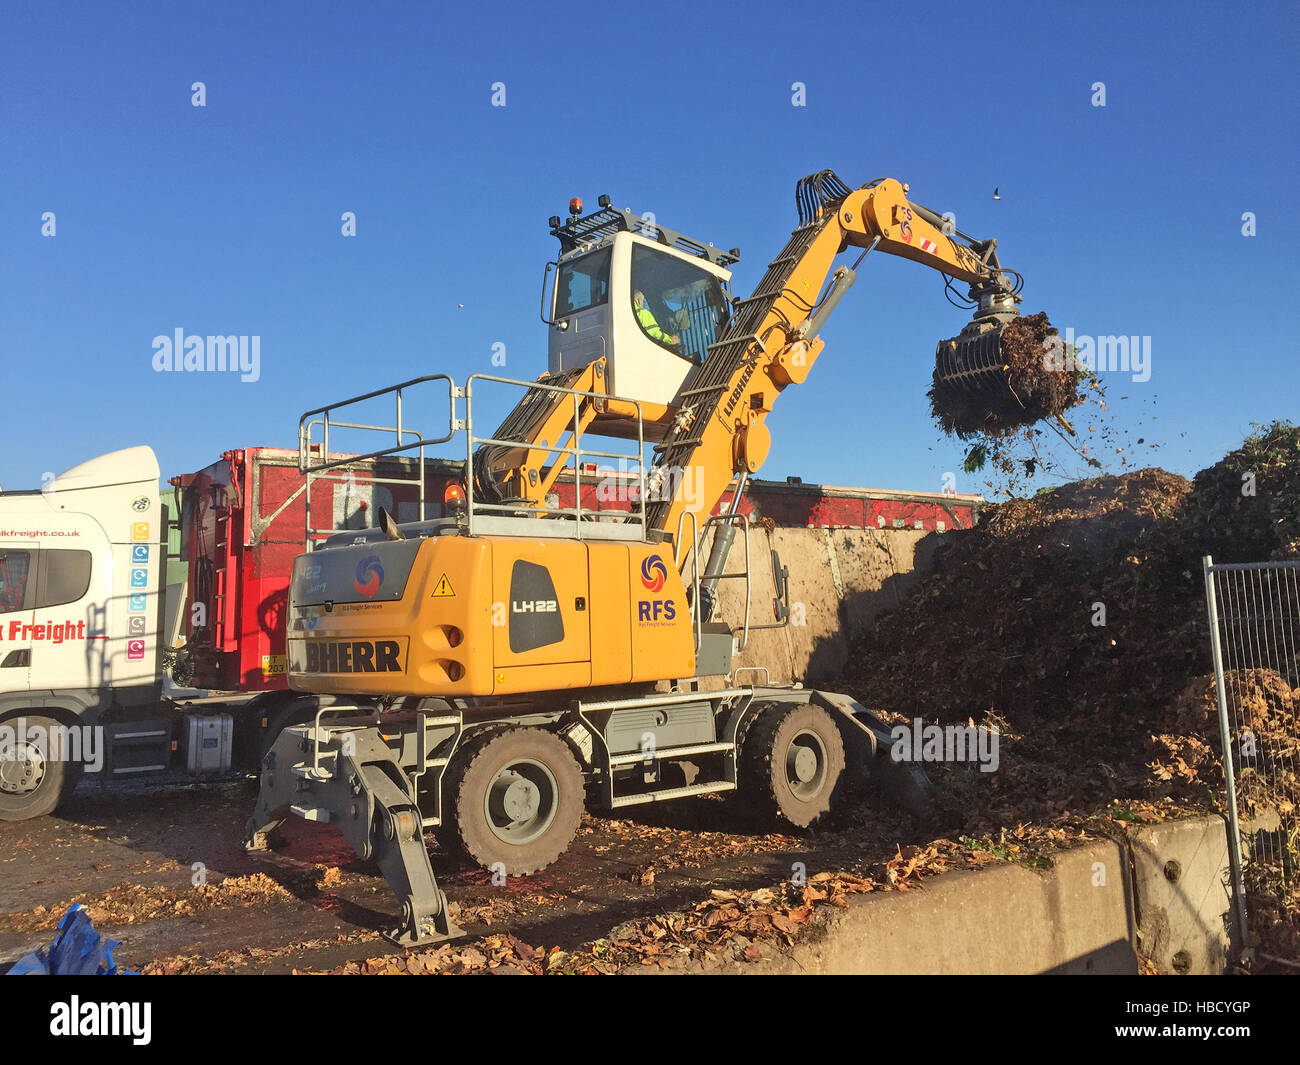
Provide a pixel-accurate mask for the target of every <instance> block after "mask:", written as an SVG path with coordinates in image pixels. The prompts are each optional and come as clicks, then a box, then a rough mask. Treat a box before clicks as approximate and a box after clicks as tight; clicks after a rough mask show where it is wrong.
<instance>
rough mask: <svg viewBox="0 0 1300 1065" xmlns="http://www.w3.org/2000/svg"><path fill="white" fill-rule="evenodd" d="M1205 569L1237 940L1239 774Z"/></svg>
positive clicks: (1241, 890) (1210, 568) (1240, 901)
mask: <svg viewBox="0 0 1300 1065" xmlns="http://www.w3.org/2000/svg"><path fill="white" fill-rule="evenodd" d="M1202 566H1203V568H1204V572H1205V605H1206V609H1207V610H1208V612H1209V615H1210V651H1211V653H1212V654H1213V656H1214V687H1215V691H1216V693H1217V695H1218V700H1219V737H1220V740H1221V742H1222V745H1223V779H1224V780H1225V781H1226V783H1227V786H1228V830H1229V837H1230V842H1229V846H1228V860H1229V862H1230V863H1231V866H1232V893H1233V895H1235V896H1236V901H1237V932H1238V937H1239V938H1238V940H1237V942H1238V943H1240V944H1241V945H1242V947H1243V948H1244V947H1245V946H1246V945H1247V944H1248V943H1249V942H1250V939H1249V932H1248V931H1247V928H1246V885H1245V880H1244V877H1243V875H1242V860H1241V826H1240V825H1239V824H1238V821H1237V775H1236V772H1235V770H1234V768H1233V764H1232V736H1231V734H1230V731H1229V726H1228V698H1227V693H1226V692H1225V690H1224V685H1223V647H1222V644H1221V643H1220V641H1219V600H1218V596H1217V595H1216V593H1215V588H1214V559H1213V558H1212V557H1211V556H1210V555H1206V556H1205V557H1204V558H1203V559H1202Z"/></svg>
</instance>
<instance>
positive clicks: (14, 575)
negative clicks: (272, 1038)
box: [0, 549, 32, 614]
mask: <svg viewBox="0 0 1300 1065" xmlns="http://www.w3.org/2000/svg"><path fill="white" fill-rule="evenodd" d="M31 568H32V556H31V553H30V552H28V551H5V550H3V549H0V614H12V613H13V612H14V611H15V610H22V609H23V602H24V601H25V600H26V598H27V576H28V574H29V573H30V572H31Z"/></svg>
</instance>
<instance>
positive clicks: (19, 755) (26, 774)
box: [0, 743, 45, 795]
mask: <svg viewBox="0 0 1300 1065" xmlns="http://www.w3.org/2000/svg"><path fill="white" fill-rule="evenodd" d="M44 779H45V756H44V755H43V754H41V751H40V748H38V747H37V746H35V745H34V744H32V743H19V744H15V746H14V748H13V752H12V755H11V756H10V757H8V758H0V791H3V792H4V793H5V794H7V795H30V794H31V793H32V792H34V791H35V790H36V789H37V788H39V787H40V786H41V781H42V780H44Z"/></svg>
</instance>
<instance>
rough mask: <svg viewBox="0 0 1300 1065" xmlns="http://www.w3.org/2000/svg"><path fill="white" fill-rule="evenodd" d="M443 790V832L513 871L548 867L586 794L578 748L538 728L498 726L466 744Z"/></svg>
mask: <svg viewBox="0 0 1300 1065" xmlns="http://www.w3.org/2000/svg"><path fill="white" fill-rule="evenodd" d="M442 794H443V809H444V818H445V823H444V825H443V830H442V831H441V832H440V833H439V837H440V838H441V839H442V840H450V841H452V842H453V843H454V845H455V846H457V847H459V848H460V849H461V850H462V851H464V852H465V853H466V854H467V855H469V857H471V858H473V859H474V861H476V862H478V863H479V864H480V865H481V866H483V867H484V868H485V869H492V870H493V871H500V870H501V868H502V867H504V870H505V873H506V875H508V876H526V875H527V874H529V873H536V872H537V871H538V870H541V869H545V868H546V867H547V866H548V865H550V864H551V863H552V862H553V861H555V860H556V859H557V858H558V857H559V856H560V855H561V854H563V853H564V852H565V851H566V850H567V849H568V847H569V844H570V843H572V842H573V837H574V835H575V834H576V833H577V831H578V823H579V822H580V821H581V820H582V808H583V799H584V797H585V792H584V787H583V778H582V772H581V770H579V768H578V763H577V762H576V761H575V760H574V758H573V754H572V752H570V750H569V748H568V747H567V746H566V745H565V743H564V741H563V740H561V739H560V738H559V737H558V736H556V735H554V734H553V733H550V732H546V731H544V730H543V729H537V728H512V729H502V730H495V731H492V732H488V733H485V734H483V735H481V736H477V737H474V738H472V739H470V740H469V741H467V742H466V744H465V745H464V746H463V747H461V749H460V750H459V751H457V752H456V755H455V756H454V757H453V759H452V764H451V766H450V769H449V772H448V775H447V780H446V782H445V784H444V786H443V792H442ZM512 815H519V816H518V817H517V818H515V819H512ZM498 863H500V865H498ZM494 867H495V869H494Z"/></svg>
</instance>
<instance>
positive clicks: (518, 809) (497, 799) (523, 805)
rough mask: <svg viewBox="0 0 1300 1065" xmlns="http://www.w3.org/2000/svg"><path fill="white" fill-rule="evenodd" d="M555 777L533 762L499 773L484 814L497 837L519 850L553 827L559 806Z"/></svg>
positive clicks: (489, 788)
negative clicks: (552, 823)
mask: <svg viewBox="0 0 1300 1065" xmlns="http://www.w3.org/2000/svg"><path fill="white" fill-rule="evenodd" d="M558 794H559V785H558V784H557V783H556V780H555V774H553V773H552V772H551V771H550V769H548V768H547V767H546V766H545V765H544V764H542V763H541V762H539V761H536V760H535V759H532V758H520V759H517V760H515V761H513V762H510V763H509V764H507V765H504V766H502V767H501V768H500V769H498V770H497V772H496V774H495V775H494V776H493V777H492V779H491V781H489V782H488V786H487V791H486V792H485V793H484V795H483V812H484V814H485V815H486V816H487V823H488V827H490V828H491V829H492V833H493V835H495V836H496V837H497V839H499V840H501V841H502V842H503V843H509V844H510V845H512V846H515V847H518V846H522V845H523V844H525V843H531V842H532V841H533V840H535V839H536V838H537V837H538V836H540V835H541V834H542V833H544V832H545V831H546V830H547V829H548V828H550V827H551V822H552V821H554V820H555V810H556V807H557V805H558V802H557V797H558Z"/></svg>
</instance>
